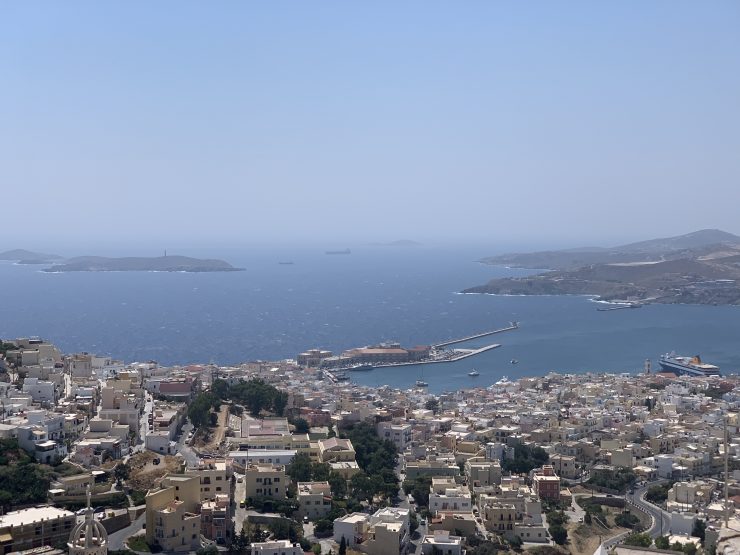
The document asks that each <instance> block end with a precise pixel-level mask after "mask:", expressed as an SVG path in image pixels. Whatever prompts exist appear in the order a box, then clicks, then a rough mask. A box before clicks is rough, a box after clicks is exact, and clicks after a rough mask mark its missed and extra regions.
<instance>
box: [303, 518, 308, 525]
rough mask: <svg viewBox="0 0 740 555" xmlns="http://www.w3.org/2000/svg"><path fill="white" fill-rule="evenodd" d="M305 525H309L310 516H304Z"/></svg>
mask: <svg viewBox="0 0 740 555" xmlns="http://www.w3.org/2000/svg"><path fill="white" fill-rule="evenodd" d="M303 523H304V524H308V516H304V517H303Z"/></svg>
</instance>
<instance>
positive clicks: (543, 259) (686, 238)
mask: <svg viewBox="0 0 740 555" xmlns="http://www.w3.org/2000/svg"><path fill="white" fill-rule="evenodd" d="M726 246H730V247H733V246H735V247H740V237H738V236H737V235H733V234H732V233H727V232H725V231H720V230H718V229H703V230H701V231H695V232H693V233H687V234H686V235H679V236H677V237H667V238H662V239H650V240H648V241H640V242H638V243H629V244H627V245H620V246H617V247H610V248H604V247H581V248H575V249H564V250H556V251H540V252H532V253H510V254H502V255H498V256H490V257H487V258H484V259H483V260H481V262H483V263H484V264H492V265H496V266H510V267H515V268H532V269H543V268H547V269H551V270H568V269H570V270H572V269H577V268H581V267H583V266H588V265H590V264H618V263H627V262H658V261H661V260H677V259H680V258H694V257H697V256H701V255H706V254H708V253H711V252H713V251H716V250H720V249H721V248H722V247H726Z"/></svg>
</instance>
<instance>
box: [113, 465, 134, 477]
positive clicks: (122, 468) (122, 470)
mask: <svg viewBox="0 0 740 555" xmlns="http://www.w3.org/2000/svg"><path fill="white" fill-rule="evenodd" d="M129 474H131V469H130V468H129V466H128V464H124V463H118V464H117V465H116V468H115V470H114V471H113V475H114V476H115V478H116V480H128V477H129Z"/></svg>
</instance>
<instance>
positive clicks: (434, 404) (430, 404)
mask: <svg viewBox="0 0 740 555" xmlns="http://www.w3.org/2000/svg"><path fill="white" fill-rule="evenodd" d="M424 408H425V409H427V410H430V411H432V412H433V413H434V414H437V412H439V399H437V398H436V397H432V398H431V399H429V400H428V401H427V402H426V403H424Z"/></svg>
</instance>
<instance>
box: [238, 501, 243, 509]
mask: <svg viewBox="0 0 740 555" xmlns="http://www.w3.org/2000/svg"><path fill="white" fill-rule="evenodd" d="M239 507H240V508H242V509H243V508H244V501H239Z"/></svg>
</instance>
